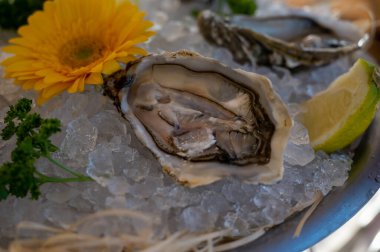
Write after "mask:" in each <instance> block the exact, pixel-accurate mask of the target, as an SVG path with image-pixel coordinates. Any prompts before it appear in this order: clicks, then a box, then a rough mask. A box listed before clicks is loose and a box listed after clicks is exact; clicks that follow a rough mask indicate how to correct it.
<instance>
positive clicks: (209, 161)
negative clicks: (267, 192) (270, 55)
mask: <svg viewBox="0 0 380 252" xmlns="http://www.w3.org/2000/svg"><path fill="white" fill-rule="evenodd" d="M104 91H105V94H107V95H108V96H110V97H111V98H112V99H113V100H114V101H115V104H116V106H117V107H118V108H119V110H120V111H121V112H122V114H123V115H124V117H125V118H126V119H127V120H128V121H129V123H130V124H131V126H132V127H133V129H134V131H135V134H136V136H137V137H138V138H139V140H140V141H141V142H142V143H143V144H144V145H145V146H146V147H147V148H149V149H150V150H151V151H152V153H153V154H154V155H155V156H156V158H157V159H158V161H159V162H160V164H161V166H162V167H163V169H164V171H166V172H167V173H168V174H170V175H172V176H174V177H175V178H176V179H177V180H178V181H179V182H181V183H183V184H186V185H188V186H191V187H194V186H199V185H205V184H209V183H212V182H214V181H216V180H219V179H221V178H223V177H228V176H236V177H240V178H241V179H242V180H244V181H249V182H251V183H272V182H274V181H277V180H279V179H280V178H281V177H282V173H283V151H284V148H285V146H286V143H287V141H288V135H289V129H290V127H291V125H292V120H291V118H290V116H289V114H288V111H287V109H286V107H285V106H284V104H283V102H282V101H281V99H280V98H279V96H278V95H277V94H276V93H275V92H274V91H273V89H272V86H271V83H270V81H269V80H268V79H267V78H265V77H264V76H260V75H257V74H254V73H247V72H244V71H241V70H233V69H231V68H228V67H226V66H224V65H222V64H220V63H218V62H217V61H215V60H213V59H210V58H205V57H202V56H200V55H199V54H196V53H193V52H189V51H180V52H176V53H164V54H161V55H151V56H147V57H144V58H142V59H140V60H138V61H136V62H134V63H130V64H129V65H127V66H126V69H125V70H122V71H119V72H117V73H115V74H114V75H112V76H110V77H109V78H108V80H107V82H106V84H105V87H104Z"/></svg>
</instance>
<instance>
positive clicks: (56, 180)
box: [39, 176, 93, 184]
mask: <svg viewBox="0 0 380 252" xmlns="http://www.w3.org/2000/svg"><path fill="white" fill-rule="evenodd" d="M39 181H40V182H41V184H44V183H70V182H87V181H93V179H92V178H90V177H81V178H77V177H75V178H55V177H48V176H41V177H40V179H39Z"/></svg>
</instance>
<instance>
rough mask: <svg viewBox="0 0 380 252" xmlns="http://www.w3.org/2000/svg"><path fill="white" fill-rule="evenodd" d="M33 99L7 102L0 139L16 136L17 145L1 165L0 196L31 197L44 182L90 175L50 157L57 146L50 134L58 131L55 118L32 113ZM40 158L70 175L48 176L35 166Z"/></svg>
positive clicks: (38, 190)
mask: <svg viewBox="0 0 380 252" xmlns="http://www.w3.org/2000/svg"><path fill="white" fill-rule="evenodd" d="M31 109H32V101H31V100H28V99H25V98H23V99H21V100H19V101H18V103H17V104H16V105H14V106H10V109H9V111H8V112H7V114H6V117H5V119H4V123H5V125H6V126H5V128H4V129H3V130H2V132H1V134H0V136H1V138H2V139H3V140H9V139H11V138H12V137H14V136H15V137H16V139H17V141H16V147H15V149H14V150H13V151H12V153H11V162H7V163H4V164H3V165H1V166H0V200H4V199H6V198H7V197H8V196H10V195H14V196H16V197H26V196H27V195H28V194H30V196H31V198H32V199H38V197H39V196H40V194H41V192H40V186H41V185H43V184H45V183H65V182H85V181H92V179H91V178H90V177H87V176H84V175H82V174H80V173H77V172H75V171H73V170H72V169H71V168H69V167H67V166H65V165H64V164H62V163H60V162H59V161H57V160H55V159H54V158H53V157H52V153H54V152H56V151H57V150H58V147H57V146H55V145H54V144H52V142H51V140H50V137H51V136H52V135H54V134H55V133H57V132H60V131H61V122H60V121H59V120H58V119H43V118H41V116H40V115H39V114H37V113H31ZM40 158H46V159H47V160H49V161H50V162H51V163H52V164H54V165H55V166H57V167H58V168H60V169H62V170H63V171H65V172H66V173H68V174H70V175H71V176H72V177H68V178H61V177H50V176H46V175H44V174H42V173H41V172H39V171H38V169H37V168H36V166H35V162H36V161H37V160H38V159H40Z"/></svg>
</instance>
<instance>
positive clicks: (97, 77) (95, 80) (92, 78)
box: [84, 73, 103, 85]
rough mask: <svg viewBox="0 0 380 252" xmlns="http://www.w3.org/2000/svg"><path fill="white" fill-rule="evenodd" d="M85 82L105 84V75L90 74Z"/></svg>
mask: <svg viewBox="0 0 380 252" xmlns="http://www.w3.org/2000/svg"><path fill="white" fill-rule="evenodd" d="M84 83H85V84H89V85H100V84H103V77H102V74H101V73H92V74H90V75H89V76H88V77H87V78H86V80H85V81H84Z"/></svg>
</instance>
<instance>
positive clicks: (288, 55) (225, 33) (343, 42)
mask: <svg viewBox="0 0 380 252" xmlns="http://www.w3.org/2000/svg"><path fill="white" fill-rule="evenodd" d="M198 26H199V29H200V32H201V33H202V35H203V36H204V37H205V38H206V39H207V40H208V41H209V42H211V43H213V44H216V45H218V46H223V47H226V48H228V49H229V50H230V51H231V53H232V54H233V56H234V59H235V61H237V62H239V63H241V64H243V63H251V62H256V63H257V64H264V65H282V66H286V67H288V68H295V67H298V66H300V65H306V66H313V65H314V66H315V65H322V64H325V63H328V62H330V61H333V60H335V59H337V58H339V57H341V56H343V55H346V54H349V53H352V52H354V51H355V50H358V49H359V48H361V47H363V46H364V45H365V44H366V43H367V42H368V41H369V35H368V34H364V33H362V32H361V31H359V30H358V29H357V28H356V27H354V26H353V25H352V24H350V23H348V22H343V21H338V20H333V19H332V18H326V17H319V18H317V17H314V16H312V14H310V13H307V12H302V11H294V14H291V15H289V16H273V17H262V18H256V17H250V16H242V15H236V16H231V17H229V18H222V17H219V16H218V15H216V14H215V13H213V12H211V11H208V10H207V11H203V12H202V13H201V14H200V15H199V18H198Z"/></svg>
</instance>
